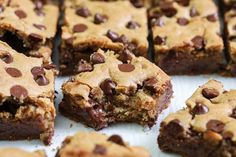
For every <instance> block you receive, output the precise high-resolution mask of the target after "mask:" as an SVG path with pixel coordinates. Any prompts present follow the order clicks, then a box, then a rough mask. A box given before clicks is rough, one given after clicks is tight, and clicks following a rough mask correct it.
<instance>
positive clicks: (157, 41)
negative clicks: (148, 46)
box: [154, 35, 166, 45]
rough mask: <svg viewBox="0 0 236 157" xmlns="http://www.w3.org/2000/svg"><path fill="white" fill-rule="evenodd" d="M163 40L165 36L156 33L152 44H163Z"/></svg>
mask: <svg viewBox="0 0 236 157" xmlns="http://www.w3.org/2000/svg"><path fill="white" fill-rule="evenodd" d="M165 42H166V38H163V37H160V36H159V35H157V36H156V37H155V38H154V44H156V45H162V44H165Z"/></svg>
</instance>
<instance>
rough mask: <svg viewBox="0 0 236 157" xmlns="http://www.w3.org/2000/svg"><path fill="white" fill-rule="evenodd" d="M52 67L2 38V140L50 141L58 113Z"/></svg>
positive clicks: (0, 122)
mask: <svg viewBox="0 0 236 157" xmlns="http://www.w3.org/2000/svg"><path fill="white" fill-rule="evenodd" d="M52 67H53V66H52V65H51V64H48V65H45V64H43V59H42V58H34V57H27V56H25V55H24V54H22V53H17V52H16V51H15V50H13V49H12V48H11V47H10V46H8V45H7V44H6V43H3V42H2V41H0V74H1V77H0V87H1V88H0V140H21V139H41V140H42V141H43V142H44V143H45V144H49V143H50V141H51V138H52V136H53V133H54V119H55V114H56V112H55V108H54V75H55V70H54V69H51V68H52Z"/></svg>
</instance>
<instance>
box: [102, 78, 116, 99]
mask: <svg viewBox="0 0 236 157" xmlns="http://www.w3.org/2000/svg"><path fill="white" fill-rule="evenodd" d="M115 87H116V83H115V82H114V81H112V80H111V79H106V80H104V81H103V82H102V83H101V85H100V88H101V89H102V91H103V92H104V93H105V94H106V95H112V94H115Z"/></svg>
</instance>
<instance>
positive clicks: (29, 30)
mask: <svg viewBox="0 0 236 157" xmlns="http://www.w3.org/2000/svg"><path fill="white" fill-rule="evenodd" d="M54 2H55V1H54V0H51V1H41V0H20V1H19V0H10V1H8V0H3V1H1V2H0V8H1V11H0V40H2V41H4V42H7V44H9V45H10V46H11V47H12V48H13V49H15V50H16V51H17V52H21V53H24V54H26V55H28V56H33V57H42V58H44V62H46V63H50V62H51V54H52V50H51V49H52V45H53V39H54V36H55V34H56V28H57V21H58V16H59V7H58V5H57V4H56V2H55V4H54Z"/></svg>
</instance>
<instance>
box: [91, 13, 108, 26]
mask: <svg viewBox="0 0 236 157" xmlns="http://www.w3.org/2000/svg"><path fill="white" fill-rule="evenodd" d="M107 20H108V17H107V16H106V15H102V14H99V13H96V14H95V16H94V23H95V24H101V23H104V22H106V21H107Z"/></svg>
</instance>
